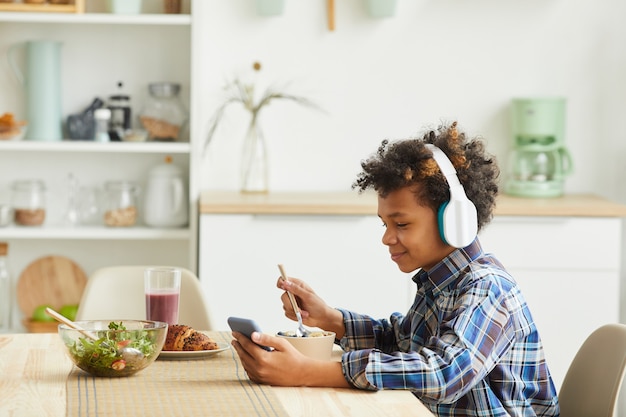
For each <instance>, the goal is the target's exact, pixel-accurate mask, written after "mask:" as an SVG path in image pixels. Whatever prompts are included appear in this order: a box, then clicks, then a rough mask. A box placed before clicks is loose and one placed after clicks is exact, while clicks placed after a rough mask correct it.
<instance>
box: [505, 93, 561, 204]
mask: <svg viewBox="0 0 626 417" xmlns="http://www.w3.org/2000/svg"><path fill="white" fill-rule="evenodd" d="M511 109H512V135H513V152H512V153H511V159H510V161H509V174H508V179H507V182H506V185H505V192H506V193H507V194H510V195H514V196H518V197H559V196H561V195H563V191H564V185H565V177H567V176H568V175H570V174H571V173H572V169H573V165H572V158H571V155H570V153H569V151H568V150H567V148H566V147H565V99H564V98H515V99H513V100H512V102H511Z"/></svg>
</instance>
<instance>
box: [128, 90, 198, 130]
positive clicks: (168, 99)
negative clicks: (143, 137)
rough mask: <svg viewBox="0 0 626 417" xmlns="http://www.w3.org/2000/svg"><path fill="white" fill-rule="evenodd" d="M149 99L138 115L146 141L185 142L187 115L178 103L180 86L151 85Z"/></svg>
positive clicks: (179, 102)
mask: <svg viewBox="0 0 626 417" xmlns="http://www.w3.org/2000/svg"><path fill="white" fill-rule="evenodd" d="M148 90H149V92H150V97H149V98H148V100H147V102H146V105H145V107H144V108H143V109H142V111H141V112H140V115H139V120H140V121H141V125H142V126H143V128H144V129H145V130H146V131H147V132H148V140H155V141H183V140H185V136H186V130H187V122H188V118H189V113H188V112H187V110H186V109H185V106H183V103H182V102H181V101H180V97H179V94H180V84H177V83H168V82H162V83H151V84H149V85H148Z"/></svg>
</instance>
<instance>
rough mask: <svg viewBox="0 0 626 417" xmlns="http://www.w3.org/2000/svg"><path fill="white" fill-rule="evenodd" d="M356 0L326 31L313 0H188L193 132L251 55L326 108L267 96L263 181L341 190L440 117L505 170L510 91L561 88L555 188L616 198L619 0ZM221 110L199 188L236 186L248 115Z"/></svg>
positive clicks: (622, 99) (622, 193)
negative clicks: (387, 144)
mask: <svg viewBox="0 0 626 417" xmlns="http://www.w3.org/2000/svg"><path fill="white" fill-rule="evenodd" d="M364 2H365V1H364V0H338V1H336V2H335V3H336V7H337V9H336V30H335V31H334V32H330V31H328V29H327V25H326V16H325V14H326V10H325V2H323V1H319V0H315V1H314V0H287V6H286V10H285V13H284V14H283V15H282V16H279V17H271V18H267V17H259V16H257V15H256V14H255V10H254V2H253V1H252V0H229V1H223V0H202V1H196V2H194V8H195V12H197V18H196V21H194V31H196V33H199V34H200V35H201V36H200V38H201V39H202V40H201V41H200V44H196V45H194V52H198V51H199V52H200V54H199V55H198V54H195V53H194V57H193V58H194V60H200V62H196V64H199V65H198V66H196V67H195V68H199V73H197V74H195V75H194V91H193V92H192V100H193V101H194V102H195V103H196V104H197V105H198V108H200V109H201V111H200V114H194V115H192V117H193V123H194V125H193V129H194V131H195V134H199V135H202V136H204V135H205V134H206V132H207V127H208V120H209V118H210V117H211V115H212V113H213V111H214V110H215V109H216V108H217V107H218V105H219V104H220V103H221V101H222V98H223V96H222V95H221V94H220V93H221V90H220V88H221V86H222V85H223V81H224V80H225V79H226V78H228V77H232V76H233V75H235V74H238V73H241V71H243V70H244V69H248V68H249V67H250V66H251V64H252V62H253V61H255V60H258V61H260V62H261V63H262V64H263V70H262V72H261V74H260V76H261V79H260V82H263V83H265V84H269V83H277V84H287V83H291V84H290V90H289V91H291V92H295V93H297V94H302V95H305V96H307V97H309V98H311V99H313V100H315V101H317V102H318V103H319V104H320V105H321V106H322V107H323V108H324V109H325V110H326V113H325V114H321V113H316V112H314V111H311V110H309V109H304V108H301V107H299V106H297V105H295V104H293V103H278V102H276V103H275V104H272V105H271V106H270V107H269V108H267V109H266V111H265V113H264V114H263V115H262V118H261V121H262V123H263V127H264V131H265V135H266V137H267V139H268V143H269V152H270V163H271V172H270V189H271V190H273V191H291V190H347V189H349V187H350V185H351V183H352V181H353V180H354V178H355V176H356V174H357V173H358V171H359V168H360V167H359V163H360V161H361V160H362V159H364V158H366V157H367V156H368V155H369V154H370V153H372V152H374V151H375V150H376V148H377V146H378V144H379V143H380V141H381V140H382V139H385V138H390V139H395V138H405V137H408V136H411V135H413V134H415V133H418V132H419V131H420V130H421V129H422V128H423V127H425V126H435V125H437V124H438V123H439V121H440V120H451V119H456V120H458V121H459V123H460V124H461V126H462V127H463V128H464V129H466V130H467V131H468V132H470V133H471V134H477V135H481V136H483V137H484V138H485V139H486V141H487V143H488V147H489V149H490V150H491V152H493V153H495V154H496V156H497V157H498V159H499V161H500V165H501V168H502V171H503V177H502V179H505V178H506V170H507V164H506V160H507V157H508V153H509V149H510V142H511V137H510V134H509V129H510V121H509V103H510V100H511V98H513V97H526V96H564V97H566V98H567V101H568V105H567V125H566V142H567V144H568V146H569V148H570V150H571V152H572V156H573V160H574V168H575V171H574V173H573V175H572V176H571V177H570V178H569V179H568V181H567V183H566V191H567V192H590V193H595V194H599V195H602V196H604V197H607V198H609V199H612V200H614V201H617V202H621V203H626V187H624V186H622V178H623V177H625V176H626V164H624V163H623V159H624V156H626V140H625V139H626V134H625V131H624V128H623V127H622V125H621V121H622V120H623V119H624V116H623V113H624V110H625V109H626V82H625V80H626V47H624V44H625V40H626V25H624V24H623V17H624V16H625V15H626V4H625V3H624V2H622V1H618V0H603V1H595V0H509V1H506V0H398V11H397V14H396V16H395V17H393V18H390V19H373V18H371V17H369V16H368V15H367V13H366V10H365V6H364ZM228 116H229V117H228V118H227V119H225V121H224V123H223V124H222V126H221V129H220V130H219V133H218V136H217V137H216V139H215V141H214V142H213V143H212V145H211V147H210V150H209V153H208V154H207V155H206V156H205V157H204V159H203V161H202V162H203V163H202V178H201V184H200V188H202V189H237V188H238V169H239V152H240V148H241V142H242V138H243V136H244V132H245V126H246V124H247V122H248V118H247V117H246V114H245V113H243V112H241V111H232V112H230V113H229V114H228ZM622 252H624V250H622ZM590 285H593V284H590ZM621 292H622V301H623V304H624V301H626V291H625V290H624V289H622V291H621ZM622 310H624V308H623V307H622ZM622 321H625V322H626V312H622ZM623 403H626V401H623ZM622 409H626V407H624V406H622ZM623 414H624V415H626V412H625V413H623Z"/></svg>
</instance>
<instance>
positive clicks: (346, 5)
mask: <svg viewBox="0 0 626 417" xmlns="http://www.w3.org/2000/svg"><path fill="white" fill-rule="evenodd" d="M335 3H336V30H335V31H334V32H330V31H329V30H328V29H327V26H326V20H325V19H326V16H325V13H326V10H325V2H323V1H313V0H287V5H286V9H285V12H284V14H283V15H282V16H279V17H259V16H257V15H256V13H255V9H254V2H253V1H251V0H230V1H228V2H225V1H222V0H203V1H202V2H195V4H194V7H195V8H196V11H197V12H199V18H198V21H196V22H194V24H196V25H197V26H199V28H196V29H194V30H199V31H201V33H202V43H203V44H202V45H196V46H195V48H196V50H200V51H201V56H194V59H199V60H201V67H202V68H203V70H202V77H201V78H202V82H200V83H196V84H194V85H195V88H194V92H193V94H196V95H197V96H196V100H198V102H199V103H200V108H201V109H202V112H201V113H202V114H196V115H195V123H196V124H195V126H196V128H197V132H200V134H201V135H203V136H204V135H205V133H206V131H207V124H208V119H209V118H210V116H211V115H212V113H213V111H214V110H215V108H216V107H217V106H218V105H219V103H220V102H221V99H222V97H223V95H222V94H221V90H220V88H221V86H222V85H223V81H224V80H225V79H226V78H227V77H231V76H233V75H234V74H237V73H241V72H242V71H243V70H247V69H248V68H249V67H250V66H251V63H252V62H253V61H255V60H259V61H260V62H261V63H262V64H263V70H262V72H261V73H260V74H259V75H260V84H262V83H265V84H269V83H275V84H278V85H284V84H287V83H290V87H289V91H291V92H295V93H298V94H302V95H305V96H307V97H309V98H311V99H314V100H316V101H317V102H318V103H319V104H320V105H321V106H322V107H323V108H324V109H325V110H326V113H325V114H322V113H317V112H315V111H312V110H310V109H306V108H302V107H300V106H298V105H296V104H294V103H288V102H283V103H280V102H275V104H272V105H271V106H270V107H268V108H267V109H266V112H265V113H264V114H263V115H262V118H261V121H262V123H263V127H264V131H265V134H266V137H267V138H268V142H269V152H270V158H271V159H270V163H271V173H270V176H271V178H270V187H271V189H272V190H275V191H278V190H296V189H306V190H335V189H337V190H344V189H348V188H349V186H350V184H351V183H352V181H353V179H354V177H355V175H356V173H357V172H358V171H359V162H360V160H361V159H363V158H365V157H367V156H368V155H369V154H370V153H371V152H373V151H375V149H376V147H377V145H378V144H379V142H380V140H382V139H384V138H392V139H393V138H403V137H407V136H410V135H413V134H415V133H417V132H419V131H420V130H421V129H422V128H423V127H424V126H427V125H431V126H434V125H436V124H437V123H438V122H439V121H440V120H442V119H443V120H451V119H457V120H458V121H459V122H460V124H461V125H462V126H463V127H464V128H465V129H466V130H468V131H469V132H470V133H472V134H479V135H482V136H484V137H485V139H486V140H487V142H488V146H489V148H490V150H491V151H492V152H493V153H495V154H496V155H497V156H498V157H499V159H500V163H501V165H502V168H503V172H505V171H506V159H507V156H508V149H509V143H510V141H511V140H510V135H509V127H510V126H509V125H510V123H509V118H508V105H509V102H510V99H511V98H512V97H517V96H555V95H559V96H565V97H567V100H568V109H567V115H568V119H567V133H566V134H567V137H566V141H567V144H568V145H569V146H570V147H571V151H572V153H573V158H574V164H575V173H574V174H573V175H572V176H571V177H570V178H569V180H568V181H567V191H570V192H594V193H599V194H602V195H604V196H606V197H609V198H612V199H617V200H621V201H626V191H624V190H622V189H621V188H622V187H620V181H619V178H620V177H621V176H622V174H624V173H626V172H624V171H625V169H626V168H624V164H622V163H621V159H622V157H623V155H624V154H625V153H626V149H625V148H626V141H624V133H623V132H622V129H620V127H619V125H618V124H617V123H616V121H620V120H621V118H622V117H621V116H622V109H624V107H625V106H624V101H625V97H626V85H625V83H624V79H625V78H626V48H623V47H622V45H623V44H624V40H626V27H625V26H624V25H623V24H622V16H623V15H624V14H625V13H626V5H625V4H624V3H623V2H620V1H616V0H606V1H602V2H597V1H593V0H524V1H521V0H518V1H502V0H472V1H467V0H398V9H397V14H396V16H395V17H393V18H389V19H374V18H371V17H369V16H368V15H367V13H366V10H365V6H364V0H340V1H337V2H335ZM227 116H228V118H227V119H226V120H225V123H224V124H223V125H222V127H221V128H220V130H219V132H218V137H217V138H216V140H215V142H214V143H213V144H212V146H211V148H210V151H209V153H208V155H207V156H206V157H205V159H204V166H203V176H202V181H203V183H202V188H217V189H236V188H237V187H238V183H237V176H238V162H239V152H240V148H241V140H242V137H243V135H244V129H245V124H246V123H247V121H248V119H247V117H246V114H244V113H242V112H239V111H235V109H233V111H231V112H229V113H228V115H227Z"/></svg>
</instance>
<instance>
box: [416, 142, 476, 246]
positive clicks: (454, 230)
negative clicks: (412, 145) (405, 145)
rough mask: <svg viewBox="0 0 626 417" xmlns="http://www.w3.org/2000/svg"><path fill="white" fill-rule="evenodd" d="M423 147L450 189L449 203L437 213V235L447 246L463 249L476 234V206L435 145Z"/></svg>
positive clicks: (446, 159)
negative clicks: (426, 149)
mask: <svg viewBox="0 0 626 417" xmlns="http://www.w3.org/2000/svg"><path fill="white" fill-rule="evenodd" d="M425 146H426V148H428V149H430V150H431V151H432V153H433V159H434V160H435V162H437V165H439V169H440V170H441V173H442V174H443V176H444V177H445V178H446V181H448V187H449V188H450V201H448V202H446V203H443V204H442V205H441V207H439V210H438V212H437V223H438V225H439V235H440V236H441V239H442V240H443V241H444V242H445V243H447V244H448V245H450V246H454V247H455V248H464V247H465V246H467V245H469V244H470V243H472V242H473V241H474V239H475V238H476V235H477V233H478V216H477V214H476V206H474V203H472V202H471V201H470V199H469V198H467V195H466V194H465V189H464V188H463V186H462V185H461V182H460V181H459V178H458V177H457V176H456V169H454V165H452V162H450V160H449V159H448V157H447V156H446V154H445V153H443V151H442V150H441V149H439V148H438V147H436V146H435V145H431V144H429V143H427V144H425Z"/></svg>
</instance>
